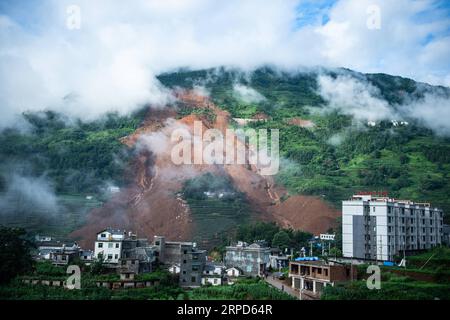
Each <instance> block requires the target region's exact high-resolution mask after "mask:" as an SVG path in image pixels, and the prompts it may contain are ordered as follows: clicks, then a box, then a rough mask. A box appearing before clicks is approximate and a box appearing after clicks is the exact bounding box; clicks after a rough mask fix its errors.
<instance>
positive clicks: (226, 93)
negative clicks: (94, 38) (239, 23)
mask: <svg viewBox="0 0 450 320" xmlns="http://www.w3.org/2000/svg"><path fill="white" fill-rule="evenodd" d="M339 72H341V73H346V74H348V75H349V76H352V77H355V78H359V79H365V80H366V81H367V82H369V83H371V84H372V85H373V86H374V87H376V88H378V89H379V90H380V96H381V97H382V98H384V99H385V100H386V101H387V102H388V103H389V104H390V106H391V108H392V109H393V110H400V108H401V106H400V104H401V103H403V102H404V101H407V100H408V99H412V98H420V97H423V96H424V94H425V93H426V92H429V91H432V90H433V87H431V86H426V85H420V86H419V85H417V84H416V83H415V82H414V81H412V80H409V79H404V78H401V77H393V76H389V75H385V74H369V75H363V74H359V73H356V72H352V71H350V70H339ZM327 73H328V74H329V75H330V76H336V73H335V72H332V71H327ZM316 76H317V73H316V72H312V71H311V72H307V71H305V72H303V73H292V74H291V73H284V72H279V71H275V70H272V69H270V68H261V69H258V70H256V71H255V72H253V73H251V74H244V73H242V72H240V71H238V70H229V69H213V70H201V71H184V70H182V71H180V72H176V73H170V74H163V75H161V76H160V77H159V79H160V81H161V82H162V83H163V84H165V85H167V86H169V87H173V86H178V87H184V88H192V87H193V86H194V85H195V84H197V83H199V81H201V80H205V79H208V81H205V82H204V83H205V86H206V88H207V89H208V90H209V91H210V92H211V99H212V100H213V101H214V102H215V103H216V104H217V105H218V106H220V107H221V108H223V109H225V110H228V111H229V112H230V113H231V114H232V116H233V117H244V118H248V117H252V116H255V115H256V114H258V113H263V114H265V115H267V116H268V117H269V119H270V120H269V121H266V122H264V121H259V122H252V123H250V124H249V125H248V126H249V127H252V128H255V129H259V128H261V129H263V128H266V129H279V130H280V152H281V156H282V157H283V161H282V163H281V171H280V172H279V174H278V175H277V176H276V179H277V181H278V182H279V183H280V184H282V185H284V186H286V187H287V188H288V189H289V191H290V192H291V193H293V194H296V193H301V194H311V195H319V196H322V197H323V198H324V199H325V200H327V201H329V202H330V203H333V204H334V205H335V206H336V207H340V205H341V201H342V199H346V198H348V197H349V196H351V195H352V194H353V193H355V192H356V191H360V190H387V191H388V192H389V195H390V196H392V197H395V198H407V199H411V200H415V201H421V202H425V201H426V202H431V203H432V204H433V205H435V206H438V207H441V208H442V209H443V210H444V212H450V200H449V198H448V194H449V193H450V183H449V181H450V177H449V174H450V156H449V155H450V139H449V138H447V137H441V136H437V135H435V134H433V132H432V131H431V130H429V129H426V128H424V127H422V126H421V125H420V123H418V122H417V121H416V120H414V119H408V116H407V115H406V116H405V120H407V121H408V122H409V125H408V126H399V127H394V126H393V125H392V123H390V122H387V121H385V122H381V123H380V124H377V126H375V127H369V126H366V124H364V123H363V124H359V125H357V124H355V123H354V122H353V119H352V117H351V116H347V115H343V114H341V113H339V112H338V111H330V110H329V109H326V108H323V105H324V101H323V100H322V98H321V97H320V95H319V94H318V93H317V81H316ZM236 83H240V84H243V85H247V86H249V87H251V88H253V89H255V90H257V91H258V92H259V93H260V94H262V95H263V96H264V97H265V98H266V99H265V100H263V101H261V102H258V103H251V104H249V103H246V102H244V101H241V100H239V98H238V97H236V94H235V93H234V91H233V86H234V85H235V84H236ZM439 90H440V91H442V92H444V91H445V94H446V95H447V96H449V95H450V93H449V91H448V90H446V89H444V88H439ZM295 117H299V118H301V119H305V120H310V121H312V122H313V123H314V124H315V126H314V127H312V128H303V127H299V126H296V125H291V124H288V122H287V120H289V119H292V118H295ZM448 217H449V215H448V214H447V215H446V221H447V222H448Z"/></svg>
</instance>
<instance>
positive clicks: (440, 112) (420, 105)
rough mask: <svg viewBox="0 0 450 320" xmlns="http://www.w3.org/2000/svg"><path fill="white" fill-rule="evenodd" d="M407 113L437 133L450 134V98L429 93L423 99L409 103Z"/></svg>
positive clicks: (406, 108)
mask: <svg viewBox="0 0 450 320" xmlns="http://www.w3.org/2000/svg"><path fill="white" fill-rule="evenodd" d="M405 113H406V114H409V115H410V116H412V117H414V118H416V119H418V121H419V122H421V123H422V124H423V125H425V126H426V127H428V128H430V129H431V130H433V131H434V132H436V133H437V134H440V135H444V136H450V123H449V119H450V98H448V97H447V98H445V97H442V96H439V95H436V94H431V93H427V94H425V97H424V98H423V99H420V100H417V101H414V102H413V103H411V104H409V105H407V106H406V107H405Z"/></svg>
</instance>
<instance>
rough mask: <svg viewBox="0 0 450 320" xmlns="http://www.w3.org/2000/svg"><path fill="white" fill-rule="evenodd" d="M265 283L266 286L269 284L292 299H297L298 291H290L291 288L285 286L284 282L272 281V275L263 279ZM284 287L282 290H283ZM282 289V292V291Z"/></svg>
mask: <svg viewBox="0 0 450 320" xmlns="http://www.w3.org/2000/svg"><path fill="white" fill-rule="evenodd" d="M265 280H266V282H267V283H268V284H270V285H271V286H273V287H275V288H277V289H278V290H280V291H284V292H286V293H287V294H289V295H291V296H293V297H294V298H296V299H298V298H299V293H298V291H295V290H294V289H292V287H290V286H288V285H286V284H285V283H284V282H282V281H280V280H278V279H276V278H275V279H273V278H272V275H270V274H269V275H268V276H267V278H265ZM283 286H284V288H283ZM283 289H284V290H283Z"/></svg>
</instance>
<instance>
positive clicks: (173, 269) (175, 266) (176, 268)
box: [169, 264, 181, 274]
mask: <svg viewBox="0 0 450 320" xmlns="http://www.w3.org/2000/svg"><path fill="white" fill-rule="evenodd" d="M180 270H181V268H180V265H179V264H173V265H171V266H170V267H169V272H170V273H173V274H179V273H180Z"/></svg>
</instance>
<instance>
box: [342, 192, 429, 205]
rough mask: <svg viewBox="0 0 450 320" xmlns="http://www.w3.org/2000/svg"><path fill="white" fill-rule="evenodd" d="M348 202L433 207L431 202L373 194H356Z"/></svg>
mask: <svg viewBox="0 0 450 320" xmlns="http://www.w3.org/2000/svg"><path fill="white" fill-rule="evenodd" d="M348 201H371V202H389V203H400V204H406V205H411V206H414V205H417V206H424V207H431V204H430V203H429V202H414V201H412V200H405V199H395V198H389V197H381V196H376V195H371V194H356V195H353V196H352V197H351V198H350V199H349V200H348Z"/></svg>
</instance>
